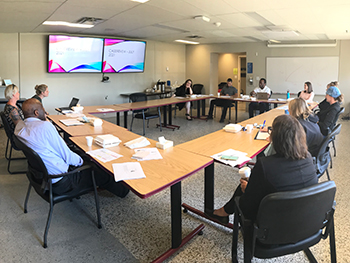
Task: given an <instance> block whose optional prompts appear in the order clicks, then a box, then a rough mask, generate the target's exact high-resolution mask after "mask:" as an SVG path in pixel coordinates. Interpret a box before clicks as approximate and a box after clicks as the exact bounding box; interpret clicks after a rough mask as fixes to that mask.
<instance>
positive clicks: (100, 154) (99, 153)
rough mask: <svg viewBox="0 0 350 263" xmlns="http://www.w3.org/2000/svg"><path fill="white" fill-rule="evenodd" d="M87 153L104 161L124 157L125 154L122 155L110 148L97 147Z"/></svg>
mask: <svg viewBox="0 0 350 263" xmlns="http://www.w3.org/2000/svg"><path fill="white" fill-rule="evenodd" d="M86 153H87V154H89V155H90V156H91V157H93V158H95V159H97V160H99V161H101V162H104V163H106V162H110V161H113V160H116V159H118V158H120V157H123V155H120V154H118V153H116V152H112V151H111V150H108V149H97V150H93V151H89V152H86Z"/></svg>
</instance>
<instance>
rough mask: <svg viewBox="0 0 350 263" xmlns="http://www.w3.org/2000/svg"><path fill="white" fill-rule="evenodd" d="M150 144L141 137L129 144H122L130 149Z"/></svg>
mask: <svg viewBox="0 0 350 263" xmlns="http://www.w3.org/2000/svg"><path fill="white" fill-rule="evenodd" d="M150 144H151V143H150V142H149V141H148V140H147V139H146V138H145V137H143V136H141V137H140V138H137V139H135V140H131V141H129V142H126V143H124V145H125V146H126V147H128V148H130V149H135V148H141V147H145V146H147V145H150Z"/></svg>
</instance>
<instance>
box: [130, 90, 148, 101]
mask: <svg viewBox="0 0 350 263" xmlns="http://www.w3.org/2000/svg"><path fill="white" fill-rule="evenodd" d="M129 101H130V102H138V101H147V96H146V94H145V93H142V92H136V93H132V94H130V95H129Z"/></svg>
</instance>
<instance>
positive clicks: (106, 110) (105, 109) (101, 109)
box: [97, 108, 114, 112]
mask: <svg viewBox="0 0 350 263" xmlns="http://www.w3.org/2000/svg"><path fill="white" fill-rule="evenodd" d="M97 110H98V111H101V112H109V111H114V110H113V109H110V108H100V109H97Z"/></svg>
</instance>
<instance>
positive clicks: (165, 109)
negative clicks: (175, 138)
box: [157, 105, 180, 130]
mask: <svg viewBox="0 0 350 263" xmlns="http://www.w3.org/2000/svg"><path fill="white" fill-rule="evenodd" d="M167 107H169V124H168V120H167ZM163 115H164V116H163V123H162V127H164V128H168V129H172V130H175V129H180V126H178V125H173V124H172V119H171V117H172V116H171V105H164V106H163ZM158 126H159V124H157V127H158Z"/></svg>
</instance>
